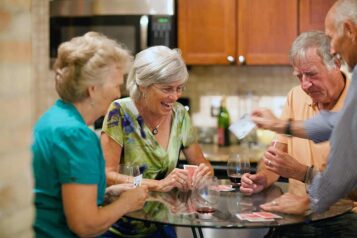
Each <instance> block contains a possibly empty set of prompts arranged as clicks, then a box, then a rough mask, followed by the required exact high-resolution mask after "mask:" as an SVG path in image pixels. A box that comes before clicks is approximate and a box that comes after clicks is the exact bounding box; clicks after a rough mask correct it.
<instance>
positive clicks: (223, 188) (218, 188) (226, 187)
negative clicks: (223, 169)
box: [209, 184, 235, 192]
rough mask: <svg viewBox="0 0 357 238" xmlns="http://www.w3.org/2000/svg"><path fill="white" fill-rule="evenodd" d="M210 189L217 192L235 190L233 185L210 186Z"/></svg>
mask: <svg viewBox="0 0 357 238" xmlns="http://www.w3.org/2000/svg"><path fill="white" fill-rule="evenodd" d="M209 189H211V190H214V191H217V192H229V191H234V190H235V189H234V188H233V186H232V185H228V184H219V185H215V186H210V187H209Z"/></svg>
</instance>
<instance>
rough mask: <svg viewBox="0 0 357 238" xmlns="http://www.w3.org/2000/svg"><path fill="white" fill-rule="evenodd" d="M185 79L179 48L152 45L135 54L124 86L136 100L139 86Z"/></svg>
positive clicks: (185, 72)
mask: <svg viewBox="0 0 357 238" xmlns="http://www.w3.org/2000/svg"><path fill="white" fill-rule="evenodd" d="M187 79H188V72H187V68H186V65H185V62H184V61H183V59H182V57H181V53H180V51H179V50H177V49H173V50H171V49H169V48H168V47H166V46H153V47H150V48H147V49H145V50H143V51H141V52H139V53H138V54H137V55H136V57H135V60H134V64H133V67H132V68H131V70H130V72H129V75H128V79H127V84H126V88H127V90H128V91H129V94H130V97H131V98H132V99H133V100H134V101H138V100H139V99H140V98H141V97H142V93H141V91H140V90H139V86H143V87H149V86H150V85H152V84H169V83H172V82H177V81H181V82H182V83H184V82H186V81H187Z"/></svg>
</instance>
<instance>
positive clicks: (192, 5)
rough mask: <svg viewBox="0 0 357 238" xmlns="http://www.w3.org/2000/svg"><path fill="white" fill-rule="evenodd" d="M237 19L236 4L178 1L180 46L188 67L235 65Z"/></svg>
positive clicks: (217, 0) (228, 1) (230, 0)
mask: <svg viewBox="0 0 357 238" xmlns="http://www.w3.org/2000/svg"><path fill="white" fill-rule="evenodd" d="M236 19H237V14H236V0H179V1H178V37H179V38H178V45H179V48H180V49H181V51H182V55H183V57H184V59H185V61H186V63H187V64H228V63H229V62H230V61H231V62H234V57H235V55H236V42H237V41H236V29H237V26H236Z"/></svg>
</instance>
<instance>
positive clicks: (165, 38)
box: [148, 16, 176, 48]
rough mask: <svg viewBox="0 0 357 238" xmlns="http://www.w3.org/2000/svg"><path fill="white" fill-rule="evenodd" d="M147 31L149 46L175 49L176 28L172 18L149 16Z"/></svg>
mask: <svg viewBox="0 0 357 238" xmlns="http://www.w3.org/2000/svg"><path fill="white" fill-rule="evenodd" d="M149 31H150V34H149V39H148V43H149V45H150V46H154V45H165V46H168V47H169V48H175V47H176V27H175V19H174V17H173V16H150V21H149Z"/></svg>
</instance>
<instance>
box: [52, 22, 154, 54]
mask: <svg viewBox="0 0 357 238" xmlns="http://www.w3.org/2000/svg"><path fill="white" fill-rule="evenodd" d="M145 17H146V19H145ZM148 21H149V18H148V17H147V16H137V15H135V16H134V15H130V16H91V17H53V18H51V22H50V53H51V58H54V57H56V55H57V48H58V46H59V45H60V44H61V43H62V42H65V41H68V40H70V39H71V38H73V37H76V36H81V35H83V34H85V33H86V32H88V31H96V32H100V33H102V34H104V35H106V36H108V37H109V38H112V39H114V40H116V41H117V42H119V43H122V44H124V45H125V46H126V47H127V48H128V49H129V50H130V51H131V52H132V53H137V52H139V51H140V50H141V49H144V48H147V39H148V29H147V26H148Z"/></svg>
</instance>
